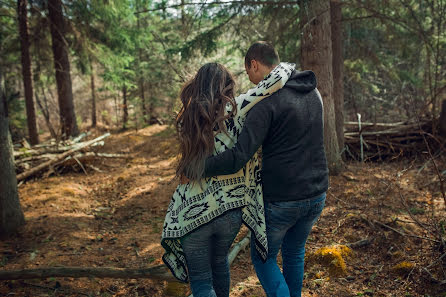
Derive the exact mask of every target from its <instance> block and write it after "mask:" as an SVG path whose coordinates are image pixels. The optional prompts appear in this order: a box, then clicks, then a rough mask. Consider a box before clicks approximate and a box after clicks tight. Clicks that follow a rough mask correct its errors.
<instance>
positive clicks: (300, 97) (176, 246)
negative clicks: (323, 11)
mask: <svg viewBox="0 0 446 297" xmlns="http://www.w3.org/2000/svg"><path fill="white" fill-rule="evenodd" d="M245 69H246V73H247V75H248V76H249V80H250V81H251V82H252V83H254V84H255V85H256V86H255V87H254V88H252V89H250V90H249V91H248V92H247V93H245V94H241V95H239V96H237V97H235V95H234V86H235V81H234V79H233V77H232V75H231V74H230V73H229V72H228V70H227V69H226V68H225V67H224V66H222V65H220V64H218V63H208V64H205V65H204V66H202V67H201V68H200V69H199V70H198V72H197V74H196V75H195V77H194V78H193V79H192V80H190V81H189V82H188V83H186V84H185V85H184V87H183V89H182V91H181V94H180V98H181V101H182V108H181V111H180V113H179V115H178V117H177V123H176V124H177V130H178V135H179V140H180V152H181V155H180V161H179V164H178V167H177V176H178V177H180V178H181V179H182V180H183V182H182V184H180V185H178V187H177V188H176V190H175V192H174V194H173V197H172V200H171V202H170V204H169V207H168V209H167V213H166V218H165V222H164V227H163V234H162V241H161V244H162V246H163V247H164V249H165V250H166V251H165V254H164V256H163V261H164V263H165V264H166V265H167V266H168V267H169V269H170V270H171V271H172V273H173V274H174V275H175V277H177V278H178V279H179V280H181V281H184V282H187V281H189V282H190V286H191V289H192V293H193V295H194V297H211V296H212V297H213V296H218V297H227V296H229V289H230V274H229V264H228V251H229V248H230V246H231V244H232V242H233V240H234V238H235V237H236V235H237V233H238V231H239V229H240V227H241V224H242V223H243V224H245V225H246V226H247V227H248V228H249V229H250V230H251V232H252V233H251V234H252V235H251V259H252V263H253V264H254V267H255V270H256V273H257V276H258V278H259V280H260V282H261V284H262V286H263V288H264V290H265V292H266V295H267V296H268V297H270V296H275V297H296V296H301V290H302V280H303V275H304V255H305V243H306V240H307V237H308V235H309V233H310V231H311V228H312V226H313V225H314V223H315V222H316V221H317V219H318V217H319V215H320V213H321V212H322V209H323V207H324V204H325V195H326V194H325V193H326V191H327V189H328V169H327V164H326V159H325V151H324V140H323V105H322V99H321V96H320V94H319V92H318V90H317V88H316V77H315V75H314V73H313V72H312V71H298V70H296V69H295V66H294V64H289V63H280V61H279V56H278V54H277V52H276V50H275V49H274V47H273V46H271V45H270V44H269V43H267V42H256V43H254V44H253V45H251V47H250V48H249V49H248V51H247V53H246V56H245ZM280 249H281V250H282V259H283V273H282V272H281V270H280V268H279V266H278V265H277V255H278V252H279V250H280Z"/></svg>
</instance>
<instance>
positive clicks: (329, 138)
mask: <svg viewBox="0 0 446 297" xmlns="http://www.w3.org/2000/svg"><path fill="white" fill-rule="evenodd" d="M302 5H303V7H302V8H303V9H301V28H302V31H303V37H302V41H301V67H302V69H310V70H313V71H314V72H315V74H316V77H317V79H318V89H319V91H320V93H321V96H322V100H323V103H324V145H325V152H326V156H327V162H328V168H329V170H330V174H338V173H339V172H340V170H341V167H342V159H341V157H340V154H339V144H338V138H337V133H336V122H335V107H334V105H335V103H334V99H333V57H332V52H331V51H332V47H331V27H330V26H331V24H330V1H329V0H304V1H303V3H302Z"/></svg>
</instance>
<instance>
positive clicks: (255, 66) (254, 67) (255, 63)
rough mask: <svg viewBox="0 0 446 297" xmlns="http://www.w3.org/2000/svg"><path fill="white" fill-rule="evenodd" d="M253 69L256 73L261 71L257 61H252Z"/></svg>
mask: <svg viewBox="0 0 446 297" xmlns="http://www.w3.org/2000/svg"><path fill="white" fill-rule="evenodd" d="M251 69H252V70H253V71H254V72H257V71H258V70H259V64H258V63H257V61H256V60H251Z"/></svg>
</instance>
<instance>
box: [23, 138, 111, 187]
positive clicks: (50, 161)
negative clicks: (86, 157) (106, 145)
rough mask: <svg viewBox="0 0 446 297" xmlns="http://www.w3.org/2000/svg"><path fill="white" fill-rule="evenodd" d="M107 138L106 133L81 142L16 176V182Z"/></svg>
mask: <svg viewBox="0 0 446 297" xmlns="http://www.w3.org/2000/svg"><path fill="white" fill-rule="evenodd" d="M109 136H110V133H106V134H104V135H102V136H99V137H98V138H95V139H93V140H90V141H86V142H83V143H82V144H79V145H78V146H76V147H75V148H73V149H71V150H69V151H68V152H65V153H63V154H60V155H57V157H55V158H54V159H52V160H49V161H47V162H44V163H42V164H39V165H38V166H36V167H34V168H31V169H30V170H27V171H25V172H22V173H20V174H18V175H17V181H21V180H23V179H25V178H27V177H30V176H32V175H34V174H36V173H38V172H39V171H41V170H43V169H45V168H47V167H49V166H51V165H53V164H56V163H58V162H60V161H62V160H63V159H65V158H66V157H68V156H70V155H72V154H74V153H75V152H77V151H79V150H81V149H83V148H86V147H88V146H90V145H92V144H94V143H96V142H99V141H101V140H103V139H104V138H107V137H109Z"/></svg>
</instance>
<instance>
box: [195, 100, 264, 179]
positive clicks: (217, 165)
mask: <svg viewBox="0 0 446 297" xmlns="http://www.w3.org/2000/svg"><path fill="white" fill-rule="evenodd" d="M270 100H271V99H269V98H266V99H264V100H263V101H262V102H259V103H257V104H256V105H255V106H254V107H253V108H251V110H250V111H249V113H248V115H247V117H246V120H245V124H244V126H243V129H242V131H241V133H240V135H239V137H238V139H237V143H236V144H235V146H234V147H233V148H232V149H229V150H226V151H224V152H223V153H221V154H220V155H217V156H212V157H209V158H208V159H207V160H206V164H205V169H204V177H210V176H216V175H226V174H233V173H236V172H237V171H239V170H240V169H241V168H243V166H244V165H245V164H246V163H247V162H248V161H249V160H250V159H251V158H252V156H253V155H254V154H255V152H257V150H258V149H259V147H260V146H261V145H262V143H263V141H264V140H265V138H266V135H267V134H268V130H269V127H270V124H271V121H272V110H271V107H270V106H269V104H268V101H270Z"/></svg>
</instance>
